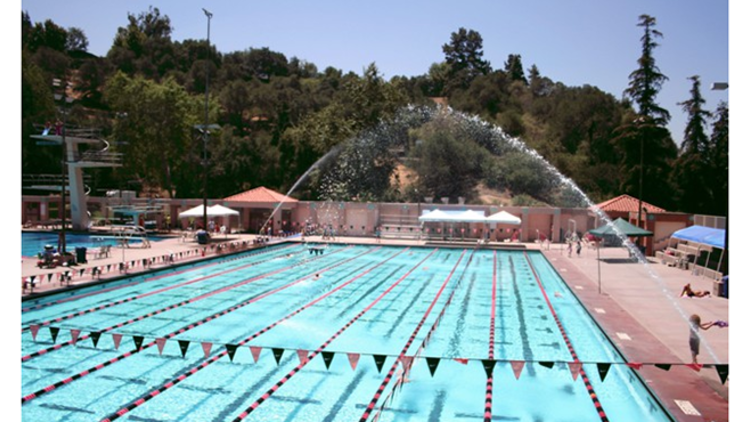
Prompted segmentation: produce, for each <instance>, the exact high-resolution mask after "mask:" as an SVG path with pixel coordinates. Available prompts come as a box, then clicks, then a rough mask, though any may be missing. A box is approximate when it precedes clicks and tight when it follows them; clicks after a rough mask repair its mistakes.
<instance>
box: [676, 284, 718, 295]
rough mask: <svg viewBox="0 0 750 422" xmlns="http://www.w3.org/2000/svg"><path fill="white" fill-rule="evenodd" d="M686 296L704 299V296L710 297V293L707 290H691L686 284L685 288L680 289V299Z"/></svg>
mask: <svg viewBox="0 0 750 422" xmlns="http://www.w3.org/2000/svg"><path fill="white" fill-rule="evenodd" d="M685 295H687V297H705V296H711V292H709V291H708V290H698V291H695V290H693V288H692V287H690V283H688V284H686V285H685V287H683V288H682V293H680V297H682V296H685Z"/></svg>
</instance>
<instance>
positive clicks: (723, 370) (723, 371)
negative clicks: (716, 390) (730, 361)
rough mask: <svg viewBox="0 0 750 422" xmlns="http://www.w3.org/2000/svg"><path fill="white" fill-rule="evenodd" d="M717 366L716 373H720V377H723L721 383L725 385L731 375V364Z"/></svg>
mask: <svg viewBox="0 0 750 422" xmlns="http://www.w3.org/2000/svg"><path fill="white" fill-rule="evenodd" d="M715 366H716V373H718V374H719V378H720V379H721V385H724V383H725V382H727V376H729V365H715Z"/></svg>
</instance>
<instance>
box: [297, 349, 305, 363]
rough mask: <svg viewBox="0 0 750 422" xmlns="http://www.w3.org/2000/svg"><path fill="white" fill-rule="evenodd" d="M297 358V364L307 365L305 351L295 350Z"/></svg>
mask: <svg viewBox="0 0 750 422" xmlns="http://www.w3.org/2000/svg"><path fill="white" fill-rule="evenodd" d="M297 356H298V357H299V363H301V364H305V363H307V350H302V349H299V350H297Z"/></svg>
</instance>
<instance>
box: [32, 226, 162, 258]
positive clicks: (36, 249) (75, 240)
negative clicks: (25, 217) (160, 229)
mask: <svg viewBox="0 0 750 422" xmlns="http://www.w3.org/2000/svg"><path fill="white" fill-rule="evenodd" d="M57 237H58V234H57V232H54V233H50V232H21V256H25V257H35V256H36V255H37V254H38V253H40V252H42V251H44V245H47V244H49V245H53V246H54V247H55V248H57ZM147 238H148V240H149V241H152V242H153V241H158V240H160V239H162V238H161V237H158V236H148V237H147ZM128 241H129V242H131V243H135V244H138V243H140V242H141V240H140V238H138V237H137V236H134V237H132V238H130V239H129V240H128ZM116 244H117V238H116V237H115V236H112V235H101V234H77V233H66V234H65V245H66V248H65V249H66V250H67V251H69V252H73V251H74V250H75V248H78V247H84V248H97V247H99V246H102V245H112V246H114V245H116Z"/></svg>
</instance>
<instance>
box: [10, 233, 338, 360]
mask: <svg viewBox="0 0 750 422" xmlns="http://www.w3.org/2000/svg"><path fill="white" fill-rule="evenodd" d="M349 248H351V246H349V247H347V248H343V249H340V250H337V251H334V252H331V253H330V254H329V256H330V255H332V254H335V253H337V252H341V251H343V250H346V249H349ZM319 258H321V257H318V258H314V259H319ZM311 260H312V259H311ZM309 261H310V260H308V262H309ZM343 262H346V261H343ZM343 262H342V263H343ZM298 265H299V263H297V264H294V265H290V266H288V267H284V268H280V269H278V270H275V271H272V272H270V273H266V274H262V275H259V276H255V277H252V278H248V279H246V280H243V281H240V282H237V283H235V284H231V285H229V286H225V287H222V288H220V289H217V290H214V291H212V292H208V293H204V294H202V295H200V296H197V297H194V298H192V299H189V300H184V301H182V302H179V303H175V304H173V305H170V306H167V307H165V308H161V309H159V310H156V311H153V312H150V313H148V314H145V315H141V316H139V317H137V318H132V319H129V320H127V321H124V322H121V323H119V324H117V325H112V326H109V327H107V328H103V329H101V330H99V334H102V333H106V332H108V331H112V330H115V329H117V328H122V327H124V326H126V325H129V324H132V323H134V322H138V321H142V320H144V319H146V318H150V317H152V316H154V315H158V314H161V313H163V312H166V311H169V310H172V309H176V308H179V307H181V306H185V305H187V304H189V303H194V302H196V301H198V300H201V299H205V298H207V297H211V296H213V295H216V294H219V293H223V292H226V291H228V290H232V289H236V288H237V287H240V286H244V285H246V284H250V283H252V282H255V281H258V280H261V279H264V278H266V277H270V276H272V275H274V274H278V273H280V272H283V271H286V270H288V269H290V268H293V267H295V266H298ZM230 272H231V271H230ZM221 274H222V273H218V274H216V275H221ZM308 277H310V276H308ZM303 279H304V278H303ZM303 279H301V280H303ZM301 280H300V281H301ZM134 299H135V297H132V298H129V300H128V301H130V300H134ZM89 337H91V336H90V335H89V334H86V335H84V336H82V337H79V338H77V339H76V340H69V341H68V342H67V343H60V344H56V345H54V346H52V347H48V348H46V349H42V350H39V351H36V352H34V353H31V354H28V355H26V356H23V357H22V358H21V362H25V361H27V360H29V359H32V358H35V357H38V356H42V355H44V354H47V353H49V352H52V351H55V350H59V349H61V348H63V347H65V346H72V345H74V344H76V342H79V341H83V340H86V339H88V338H89Z"/></svg>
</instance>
